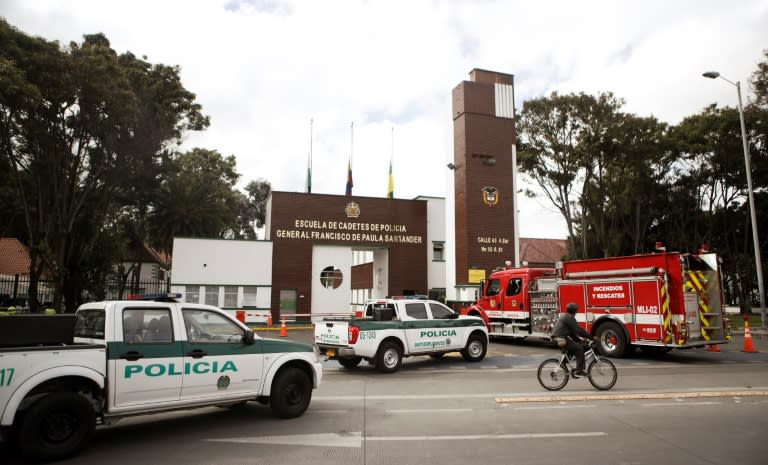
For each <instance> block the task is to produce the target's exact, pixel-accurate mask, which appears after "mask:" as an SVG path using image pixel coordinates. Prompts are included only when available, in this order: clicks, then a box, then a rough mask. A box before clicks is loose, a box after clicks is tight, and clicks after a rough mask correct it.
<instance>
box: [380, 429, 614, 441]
mask: <svg viewBox="0 0 768 465" xmlns="http://www.w3.org/2000/svg"><path fill="white" fill-rule="evenodd" d="M607 435H608V434H607V433H603V432H600V431H593V432H584V433H522V434H465V435H461V436H368V437H366V438H365V440H366V441H461V440H470V441H476V440H478V439H542V438H584V437H595V436H607Z"/></svg>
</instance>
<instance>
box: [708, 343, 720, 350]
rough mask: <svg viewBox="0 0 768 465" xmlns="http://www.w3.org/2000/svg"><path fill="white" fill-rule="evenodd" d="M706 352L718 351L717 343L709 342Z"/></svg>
mask: <svg viewBox="0 0 768 465" xmlns="http://www.w3.org/2000/svg"><path fill="white" fill-rule="evenodd" d="M707 352H720V346H719V345H717V344H710V345H708V346H707Z"/></svg>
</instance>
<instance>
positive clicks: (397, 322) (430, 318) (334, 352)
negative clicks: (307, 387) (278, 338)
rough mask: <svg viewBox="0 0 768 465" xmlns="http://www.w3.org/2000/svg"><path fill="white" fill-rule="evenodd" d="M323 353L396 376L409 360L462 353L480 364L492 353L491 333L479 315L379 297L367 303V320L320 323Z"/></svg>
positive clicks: (429, 302)
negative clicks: (365, 362)
mask: <svg viewBox="0 0 768 465" xmlns="http://www.w3.org/2000/svg"><path fill="white" fill-rule="evenodd" d="M315 345H316V346H317V348H318V349H319V350H320V352H321V353H322V354H325V355H326V356H327V357H328V358H330V359H335V360H338V361H339V363H340V364H341V365H342V366H344V367H345V368H354V367H356V366H357V365H358V364H359V363H360V362H361V361H362V360H367V361H368V362H370V363H373V364H374V365H375V366H376V369H378V370H379V371H381V372H384V373H393V372H395V371H397V370H398V369H399V368H400V366H401V365H402V363H403V357H410V356H413V355H429V356H432V357H435V358H439V357H442V356H443V355H444V354H446V353H448V352H460V353H461V355H462V356H463V357H464V359H465V360H467V361H470V362H479V361H480V360H482V359H483V358H485V353H486V352H487V350H488V330H487V328H486V326H485V324H484V323H483V320H481V319H480V318H478V317H474V316H465V315H459V314H458V313H456V312H454V311H453V310H451V309H450V308H448V307H446V306H445V305H443V304H441V303H440V302H436V301H434V300H421V299H379V300H371V301H368V302H366V305H365V312H364V317H363V318H351V319H340V318H338V319H333V318H330V319H329V318H326V319H324V320H322V321H320V322H316V323H315Z"/></svg>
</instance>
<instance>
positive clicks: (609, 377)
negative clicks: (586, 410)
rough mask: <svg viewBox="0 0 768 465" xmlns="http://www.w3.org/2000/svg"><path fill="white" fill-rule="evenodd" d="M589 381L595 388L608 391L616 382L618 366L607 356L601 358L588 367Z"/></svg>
mask: <svg viewBox="0 0 768 465" xmlns="http://www.w3.org/2000/svg"><path fill="white" fill-rule="evenodd" d="M587 374H588V375H589V382H590V383H591V384H592V386H594V387H595V389H599V390H601V391H607V390H608V389H610V388H612V387H613V385H614V384H616V378H617V376H618V375H617V373H616V367H615V366H614V365H613V362H611V361H610V360H608V359H607V358H601V359H598V360H595V361H593V362H592V363H590V364H589V368H588V369H587Z"/></svg>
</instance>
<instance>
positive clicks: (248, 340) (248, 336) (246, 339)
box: [243, 329, 256, 344]
mask: <svg viewBox="0 0 768 465" xmlns="http://www.w3.org/2000/svg"><path fill="white" fill-rule="evenodd" d="M255 339H256V338H254V337H253V331H251V330H250V329H249V330H246V331H245V336H243V344H253V342H254V341H255Z"/></svg>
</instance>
